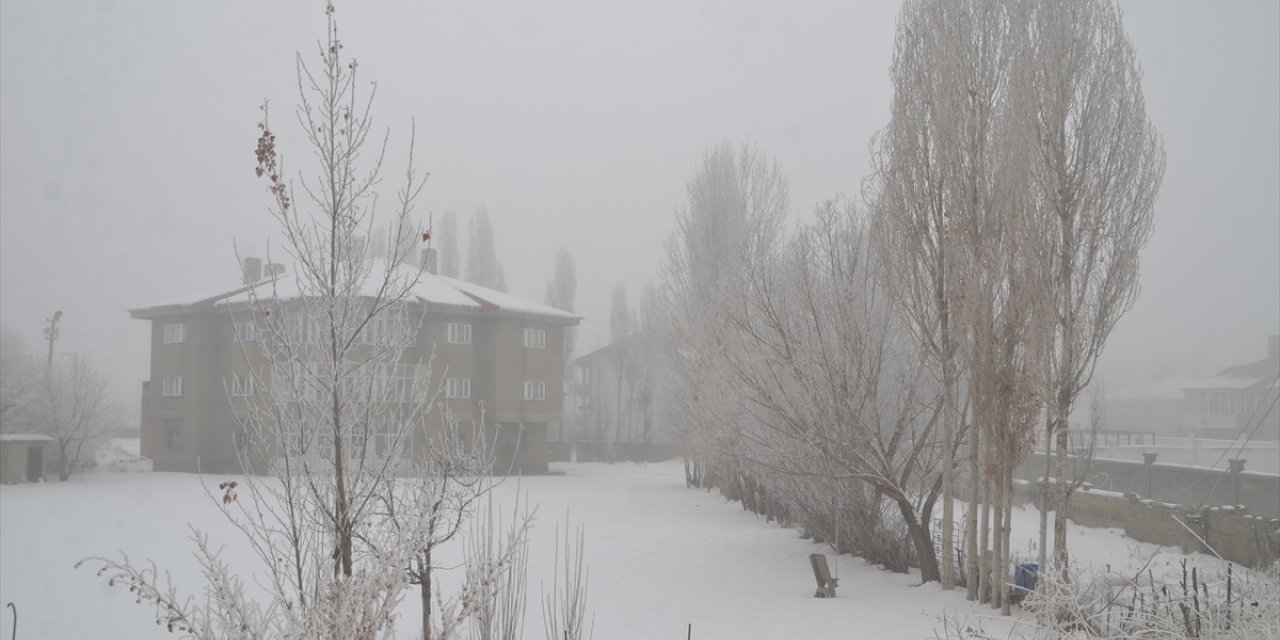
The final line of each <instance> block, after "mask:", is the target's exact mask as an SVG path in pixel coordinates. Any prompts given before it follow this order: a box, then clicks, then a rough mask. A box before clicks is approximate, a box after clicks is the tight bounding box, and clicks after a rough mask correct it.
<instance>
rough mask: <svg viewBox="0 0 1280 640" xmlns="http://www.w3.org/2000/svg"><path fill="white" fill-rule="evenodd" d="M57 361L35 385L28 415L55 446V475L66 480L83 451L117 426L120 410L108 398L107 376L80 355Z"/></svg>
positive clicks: (78, 465)
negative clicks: (29, 414) (56, 450)
mask: <svg viewBox="0 0 1280 640" xmlns="http://www.w3.org/2000/svg"><path fill="white" fill-rule="evenodd" d="M67 357H69V358H70V361H67V362H59V363H57V364H55V365H54V367H53V369H52V370H51V371H49V373H48V374H47V375H45V376H43V379H42V380H41V381H40V383H38V384H37V385H36V387H35V389H36V390H35V393H34V394H33V396H34V397H33V398H32V400H33V402H32V404H31V419H32V422H33V423H34V424H35V425H36V427H37V430H38V431H39V432H40V433H42V434H44V435H47V436H49V437H51V438H53V441H54V444H55V445H56V446H57V448H58V479H59V480H62V481H64V482H65V481H66V480H67V479H68V478H70V477H71V474H72V473H74V472H75V471H76V470H77V469H79V468H80V465H81V461H82V459H83V458H84V456H85V455H91V454H92V452H93V451H94V450H95V449H96V448H97V447H98V446H100V445H101V444H102V441H103V440H104V439H105V438H106V437H107V435H108V434H109V433H111V432H112V431H114V430H116V429H118V428H119V427H120V423H121V419H122V415H123V413H122V411H121V408H120V406H119V405H117V404H115V403H113V402H112V401H111V397H110V394H109V393H108V391H107V385H108V383H109V380H108V379H107V376H106V375H105V374H103V373H102V372H101V371H99V370H98V369H97V367H95V366H94V365H93V362H92V360H90V359H89V358H88V357H86V356H82V355H70V354H68V355H67Z"/></svg>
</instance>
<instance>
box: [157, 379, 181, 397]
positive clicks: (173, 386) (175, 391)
mask: <svg viewBox="0 0 1280 640" xmlns="http://www.w3.org/2000/svg"><path fill="white" fill-rule="evenodd" d="M161 392H162V393H163V394H164V396H165V397H167V398H175V397H178V396H181V395H182V376H165V378H164V380H163V382H162V388H161Z"/></svg>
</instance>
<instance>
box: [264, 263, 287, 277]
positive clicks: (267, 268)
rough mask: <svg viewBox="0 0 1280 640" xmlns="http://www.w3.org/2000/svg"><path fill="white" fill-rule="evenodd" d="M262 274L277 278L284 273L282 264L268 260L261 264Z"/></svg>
mask: <svg viewBox="0 0 1280 640" xmlns="http://www.w3.org/2000/svg"><path fill="white" fill-rule="evenodd" d="M262 274H263V275H265V276H266V277H268V278H278V277H280V276H282V275H284V265H283V264H280V263H279V262H268V263H267V264H265V265H263V268H262Z"/></svg>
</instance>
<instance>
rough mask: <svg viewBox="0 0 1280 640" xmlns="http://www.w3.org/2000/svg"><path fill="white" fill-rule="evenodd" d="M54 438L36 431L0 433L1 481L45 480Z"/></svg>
mask: <svg viewBox="0 0 1280 640" xmlns="http://www.w3.org/2000/svg"><path fill="white" fill-rule="evenodd" d="M52 450H53V438H50V437H49V436H42V435H38V434H34V433H3V434H0V483H3V484H19V483H22V482H44V479H45V472H46V471H47V470H48V468H49V466H50V463H51V462H52V459H53V456H52Z"/></svg>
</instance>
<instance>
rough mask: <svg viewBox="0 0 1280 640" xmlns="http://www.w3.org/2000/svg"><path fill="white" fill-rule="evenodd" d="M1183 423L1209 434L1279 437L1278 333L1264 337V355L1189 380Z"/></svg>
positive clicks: (1199, 431) (1184, 390)
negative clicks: (1193, 380)
mask: <svg viewBox="0 0 1280 640" xmlns="http://www.w3.org/2000/svg"><path fill="white" fill-rule="evenodd" d="M1183 393H1184V394H1185V398H1186V417H1185V421H1186V426H1187V430H1188V432H1190V433H1191V434H1193V435H1198V436H1200V437H1208V438H1227V439H1231V438H1236V437H1240V436H1244V437H1246V438H1251V439H1254V440H1278V439H1280V410H1278V409H1277V408H1276V406H1275V405H1276V402H1277V395H1280V336H1268V337H1267V357H1266V358H1264V359H1262V360H1257V361H1254V362H1250V363H1247V364H1241V365H1237V366H1234V367H1227V368H1226V369H1223V370H1222V371H1220V372H1218V375H1216V376H1214V377H1212V378H1207V379H1205V380H1199V381H1197V382H1194V383H1191V384H1188V385H1187V386H1186V387H1184V388H1183Z"/></svg>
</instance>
